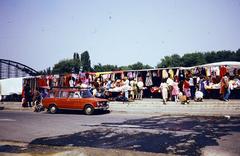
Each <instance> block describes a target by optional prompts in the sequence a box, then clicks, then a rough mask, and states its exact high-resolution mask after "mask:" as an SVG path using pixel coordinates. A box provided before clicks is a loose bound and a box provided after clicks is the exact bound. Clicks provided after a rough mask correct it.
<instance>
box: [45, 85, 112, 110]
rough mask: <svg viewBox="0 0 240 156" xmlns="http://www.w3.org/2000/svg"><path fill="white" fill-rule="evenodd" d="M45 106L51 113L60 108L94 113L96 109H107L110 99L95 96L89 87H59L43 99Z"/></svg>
mask: <svg viewBox="0 0 240 156" xmlns="http://www.w3.org/2000/svg"><path fill="white" fill-rule="evenodd" d="M42 104H43V107H44V108H46V109H47V110H48V112H50V113H53V114H54V113H56V112H57V110H59V109H65V110H83V111H84V112H85V114H87V115H90V114H93V113H94V111H95V110H107V109H108V108H109V105H108V100H106V99H99V98H95V97H93V95H92V94H91V92H90V91H89V90H88V89H81V90H77V89H58V90H54V91H52V92H50V93H49V95H48V97H47V98H44V99H43V100H42Z"/></svg>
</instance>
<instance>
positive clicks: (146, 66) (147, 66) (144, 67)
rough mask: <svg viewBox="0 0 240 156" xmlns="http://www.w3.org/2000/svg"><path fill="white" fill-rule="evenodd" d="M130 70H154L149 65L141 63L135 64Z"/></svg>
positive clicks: (130, 66)
mask: <svg viewBox="0 0 240 156" xmlns="http://www.w3.org/2000/svg"><path fill="white" fill-rule="evenodd" d="M128 68H129V69H130V70H139V69H150V68H152V67H151V66H149V65H144V64H143V63H141V62H137V63H134V64H132V65H129V66H128Z"/></svg>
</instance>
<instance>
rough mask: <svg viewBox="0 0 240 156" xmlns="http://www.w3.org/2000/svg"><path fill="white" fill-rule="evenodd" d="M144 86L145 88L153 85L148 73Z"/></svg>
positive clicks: (150, 75)
mask: <svg viewBox="0 0 240 156" xmlns="http://www.w3.org/2000/svg"><path fill="white" fill-rule="evenodd" d="M145 85H146V86H147V87H149V86H152V85H153V82H152V74H151V72H150V71H148V72H147V75H146V82H145Z"/></svg>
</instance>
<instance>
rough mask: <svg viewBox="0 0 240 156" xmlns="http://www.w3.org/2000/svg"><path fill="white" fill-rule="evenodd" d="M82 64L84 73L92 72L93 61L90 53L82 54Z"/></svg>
mask: <svg viewBox="0 0 240 156" xmlns="http://www.w3.org/2000/svg"><path fill="white" fill-rule="evenodd" d="M81 63H82V71H83V72H89V71H91V61H90V56H89V53H88V51H85V52H83V53H82V54H81Z"/></svg>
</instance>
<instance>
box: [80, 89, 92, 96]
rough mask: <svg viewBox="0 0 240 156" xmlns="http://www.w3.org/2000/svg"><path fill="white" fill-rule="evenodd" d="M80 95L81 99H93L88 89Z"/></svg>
mask: <svg viewBox="0 0 240 156" xmlns="http://www.w3.org/2000/svg"><path fill="white" fill-rule="evenodd" d="M80 94H81V97H82V98H92V97H93V95H92V93H91V92H90V91H89V90H88V89H86V90H81V91H80Z"/></svg>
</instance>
